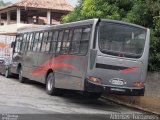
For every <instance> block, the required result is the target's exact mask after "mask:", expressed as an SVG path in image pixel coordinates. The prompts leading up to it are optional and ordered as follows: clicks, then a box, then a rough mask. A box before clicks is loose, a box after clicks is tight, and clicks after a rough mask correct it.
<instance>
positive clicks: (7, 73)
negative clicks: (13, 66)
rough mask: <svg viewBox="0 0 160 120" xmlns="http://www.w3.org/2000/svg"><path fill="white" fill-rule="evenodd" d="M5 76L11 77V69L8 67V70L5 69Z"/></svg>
mask: <svg viewBox="0 0 160 120" xmlns="http://www.w3.org/2000/svg"><path fill="white" fill-rule="evenodd" d="M5 77H6V78H9V77H10V74H9V69H6V70H5Z"/></svg>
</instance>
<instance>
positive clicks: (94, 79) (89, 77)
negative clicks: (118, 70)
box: [87, 76, 102, 84]
mask: <svg viewBox="0 0 160 120" xmlns="http://www.w3.org/2000/svg"><path fill="white" fill-rule="evenodd" d="M87 80H89V81H91V82H94V83H98V84H100V83H102V80H101V79H100V78H96V77H93V76H88V77H87Z"/></svg>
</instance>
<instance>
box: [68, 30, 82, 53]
mask: <svg viewBox="0 0 160 120" xmlns="http://www.w3.org/2000/svg"><path fill="white" fill-rule="evenodd" d="M81 37H82V29H75V30H74V33H73V40H72V42H71V47H70V54H78V53H79V49H80V40H81Z"/></svg>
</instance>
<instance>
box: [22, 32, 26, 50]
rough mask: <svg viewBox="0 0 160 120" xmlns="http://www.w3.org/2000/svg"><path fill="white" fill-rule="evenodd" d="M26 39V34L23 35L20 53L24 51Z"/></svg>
mask: <svg viewBox="0 0 160 120" xmlns="http://www.w3.org/2000/svg"><path fill="white" fill-rule="evenodd" d="M26 39H27V34H24V35H23V40H22V51H25V47H26Z"/></svg>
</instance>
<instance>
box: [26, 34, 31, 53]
mask: <svg viewBox="0 0 160 120" xmlns="http://www.w3.org/2000/svg"><path fill="white" fill-rule="evenodd" d="M29 41H30V34H28V35H27V37H26V42H25V43H26V45H25V51H27V50H28V48H29Z"/></svg>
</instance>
